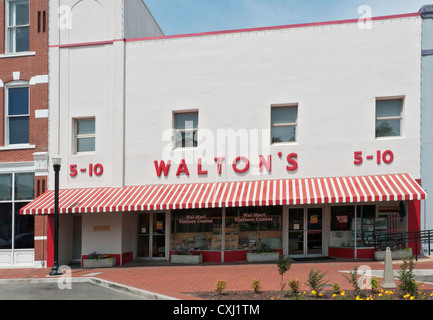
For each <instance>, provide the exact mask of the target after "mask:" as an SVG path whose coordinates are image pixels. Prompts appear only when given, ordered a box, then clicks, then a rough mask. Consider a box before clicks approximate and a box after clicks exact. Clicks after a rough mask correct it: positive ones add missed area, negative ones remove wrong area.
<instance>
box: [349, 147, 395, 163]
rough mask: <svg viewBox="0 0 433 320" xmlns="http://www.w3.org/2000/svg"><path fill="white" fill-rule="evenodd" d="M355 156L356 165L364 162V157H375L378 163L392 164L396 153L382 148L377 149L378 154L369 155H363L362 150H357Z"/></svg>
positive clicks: (367, 158)
mask: <svg viewBox="0 0 433 320" xmlns="http://www.w3.org/2000/svg"><path fill="white" fill-rule="evenodd" d="M375 156H376V157H375ZM353 158H354V160H353V163H354V164H356V165H360V164H362V163H363V162H364V159H365V160H374V159H375V158H376V163H377V164H381V163H382V162H383V163H386V164H390V163H392V162H393V161H394V153H393V152H392V151H391V150H385V151H383V152H382V151H381V150H377V151H376V155H374V154H368V155H367V156H365V157H364V156H363V155H362V151H355V152H354V153H353Z"/></svg>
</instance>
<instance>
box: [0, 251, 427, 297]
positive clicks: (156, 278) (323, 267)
mask: <svg viewBox="0 0 433 320" xmlns="http://www.w3.org/2000/svg"><path fill="white" fill-rule="evenodd" d="M400 264H401V261H393V268H394V270H399V269H400V268H399V266H400ZM355 265H358V267H360V266H362V265H366V266H369V267H370V268H371V270H380V271H383V269H384V263H383V262H378V261H373V260H368V261H367V260H365V261H360V260H357V261H350V260H340V259H335V260H325V261H319V262H313V263H307V262H293V263H292V265H291V267H290V270H289V271H288V272H287V273H285V275H284V281H285V282H287V281H288V280H289V279H291V278H297V279H299V280H300V282H301V283H303V282H305V281H306V280H307V277H308V273H309V272H310V269H311V268H313V269H314V270H315V271H317V270H320V272H326V276H325V280H328V284H332V283H338V284H339V285H340V287H341V288H342V289H344V290H348V289H352V287H351V284H350V283H349V282H348V280H347V279H346V278H344V275H348V274H347V273H344V272H341V271H352V270H353V269H354V266H355ZM415 269H416V270H420V269H431V270H433V259H429V258H420V259H419V260H418V261H417V262H415ZM49 271H50V269H0V279H22V278H47V277H49V276H48V273H49ZM72 276H73V277H86V276H94V277H97V278H99V279H102V280H107V281H112V282H116V283H119V284H123V285H127V286H131V287H135V288H139V289H143V290H147V291H151V292H155V293H159V294H163V295H166V296H170V297H173V298H178V299H187V300H192V299H195V298H194V297H192V296H189V295H185V294H184V293H187V292H199V291H203V292H205V291H212V289H213V284H214V283H215V282H216V281H217V280H219V279H223V280H225V281H227V288H226V291H249V290H251V282H252V280H253V279H254V278H257V279H259V280H260V283H261V285H262V289H263V290H279V289H280V285H281V276H280V275H279V273H278V269H277V266H276V264H247V263H239V264H202V265H199V266H174V265H169V264H167V263H164V264H163V265H146V264H142V265H138V264H131V265H130V266H125V267H116V268H104V269H102V268H101V269H82V268H77V269H72ZM422 288H424V289H432V290H433V285H432V284H423V286H422ZM302 289H307V287H304V288H302Z"/></svg>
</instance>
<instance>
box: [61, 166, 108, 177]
mask: <svg viewBox="0 0 433 320" xmlns="http://www.w3.org/2000/svg"><path fill="white" fill-rule="evenodd" d="M78 173H83V174H88V175H89V177H91V176H93V175H95V176H100V175H102V174H103V173H104V167H103V165H102V164H100V163H96V164H92V163H90V164H89V166H88V167H82V168H79V169H78V168H77V165H76V164H71V165H70V166H69V175H70V176H71V177H76V176H77V175H78Z"/></svg>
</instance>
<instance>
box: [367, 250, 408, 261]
mask: <svg viewBox="0 0 433 320" xmlns="http://www.w3.org/2000/svg"><path fill="white" fill-rule="evenodd" d="M411 255H412V248H407V249H405V250H396V251H391V257H392V260H402V259H403V257H405V256H409V257H410V256H411ZM385 256H386V251H375V252H374V259H376V260H377V261H384V260H385Z"/></svg>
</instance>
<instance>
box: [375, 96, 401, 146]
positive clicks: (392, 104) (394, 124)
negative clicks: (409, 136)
mask: <svg viewBox="0 0 433 320" xmlns="http://www.w3.org/2000/svg"><path fill="white" fill-rule="evenodd" d="M402 111H403V99H391V100H377V101H376V138H380V137H400V136H401V121H402Z"/></svg>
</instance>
